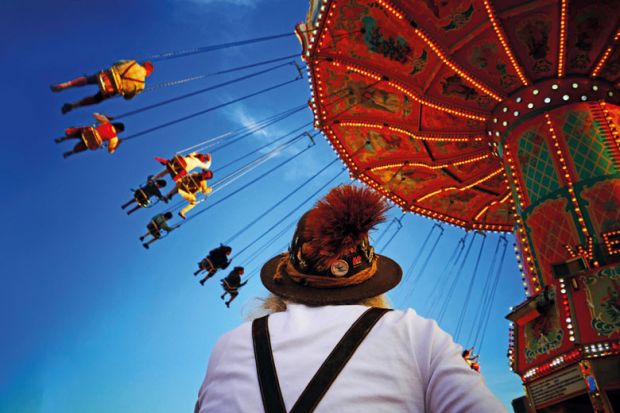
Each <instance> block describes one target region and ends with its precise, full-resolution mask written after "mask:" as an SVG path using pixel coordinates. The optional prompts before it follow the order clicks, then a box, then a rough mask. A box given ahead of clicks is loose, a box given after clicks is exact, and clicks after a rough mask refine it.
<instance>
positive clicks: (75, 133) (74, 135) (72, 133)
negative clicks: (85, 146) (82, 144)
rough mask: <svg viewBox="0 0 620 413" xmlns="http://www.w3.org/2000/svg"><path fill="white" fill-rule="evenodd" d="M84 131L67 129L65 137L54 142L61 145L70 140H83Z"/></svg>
mask: <svg viewBox="0 0 620 413" xmlns="http://www.w3.org/2000/svg"><path fill="white" fill-rule="evenodd" d="M82 129H84V128H67V129H65V136H63V137H61V138H56V139H54V142H56V143H60V142H64V141H67V140H69V139H82Z"/></svg>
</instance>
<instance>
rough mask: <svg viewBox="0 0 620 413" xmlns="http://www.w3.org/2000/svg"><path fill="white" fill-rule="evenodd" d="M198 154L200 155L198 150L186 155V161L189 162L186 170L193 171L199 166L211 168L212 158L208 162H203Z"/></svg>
mask: <svg viewBox="0 0 620 413" xmlns="http://www.w3.org/2000/svg"><path fill="white" fill-rule="evenodd" d="M197 155H198V152H193V153H190V154H189V155H187V156H185V157H184V159H185V162H186V163H187V165H186V166H185V170H186V171H187V172H191V171H193V170H194V169H197V168H200V169H209V168H211V159H209V160H208V161H207V162H203V161H201V160H200V159H198V157H197Z"/></svg>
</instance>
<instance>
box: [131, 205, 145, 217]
mask: <svg viewBox="0 0 620 413" xmlns="http://www.w3.org/2000/svg"><path fill="white" fill-rule="evenodd" d="M140 208H142V207H141V206H140V205H136V206H135V207H133V208H132V209H130V210H129V211H127V215H131V214H133V213H134V212H136V211H137V210H139V209H140Z"/></svg>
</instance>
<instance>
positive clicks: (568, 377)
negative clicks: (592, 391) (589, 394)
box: [527, 364, 586, 408]
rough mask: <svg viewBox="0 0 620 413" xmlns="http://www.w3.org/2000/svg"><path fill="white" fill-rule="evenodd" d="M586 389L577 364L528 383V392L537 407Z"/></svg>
mask: <svg viewBox="0 0 620 413" xmlns="http://www.w3.org/2000/svg"><path fill="white" fill-rule="evenodd" d="M585 391H586V386H585V382H584V380H583V377H582V376H581V372H580V371H579V366H578V365H577V364H575V365H573V366H571V367H569V368H567V369H565V370H561V371H560V372H558V373H557V374H553V375H551V376H548V377H545V378H543V379H541V380H538V381H535V382H532V383H530V384H528V385H527V393H528V395H529V396H530V399H531V400H532V402H533V403H534V405H535V406H536V408H541V407H544V405H547V404H549V402H554V403H555V402H558V401H560V400H564V399H567V398H569V397H571V396H573V395H575V394H577V393H582V392H585Z"/></svg>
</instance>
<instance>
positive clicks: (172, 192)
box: [166, 186, 179, 200]
mask: <svg viewBox="0 0 620 413" xmlns="http://www.w3.org/2000/svg"><path fill="white" fill-rule="evenodd" d="M178 192H179V188H177V187H176V186H175V187H174V188H172V189H171V190H170V192H168V194H167V195H166V198H167V199H168V200H170V199H172V197H173V196H174V195H175V194H176V193H178Z"/></svg>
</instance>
